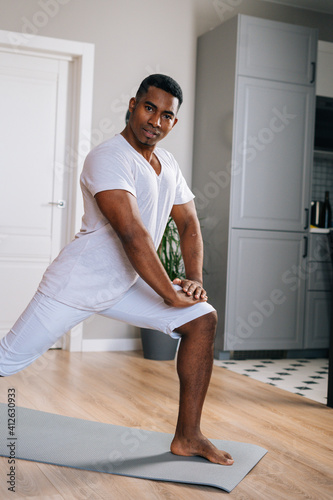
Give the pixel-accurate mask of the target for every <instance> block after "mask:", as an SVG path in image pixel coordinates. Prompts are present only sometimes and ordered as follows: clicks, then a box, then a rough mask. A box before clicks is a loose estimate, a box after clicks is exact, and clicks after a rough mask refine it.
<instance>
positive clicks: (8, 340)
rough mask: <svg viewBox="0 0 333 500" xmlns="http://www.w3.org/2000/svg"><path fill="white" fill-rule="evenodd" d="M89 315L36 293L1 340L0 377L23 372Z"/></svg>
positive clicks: (86, 312) (89, 313) (87, 312)
mask: <svg viewBox="0 0 333 500" xmlns="http://www.w3.org/2000/svg"><path fill="white" fill-rule="evenodd" d="M91 314H92V313H91V312H89V311H82V310H80V309H75V308H73V307H70V306H67V305H65V304H62V303H60V302H57V301H56V300H53V299H50V298H49V297H46V296H45V295H43V294H41V293H39V292H37V293H36V295H35V296H34V297H33V299H32V300H31V302H30V304H29V305H28V307H27V308H26V309H25V311H24V312H23V313H22V314H21V316H20V317H19V318H18V320H17V321H16V323H15V324H14V326H13V327H12V329H11V330H10V331H9V332H8V334H7V335H6V336H5V337H4V338H3V339H1V341H0V375H1V376H9V375H14V374H15V373H17V372H19V371H21V370H23V369H24V368H26V367H27V366H29V365H30V364H31V363H32V362H33V361H35V360H36V359H37V358H38V357H39V356H41V355H42V354H43V353H44V352H46V351H47V350H48V349H49V348H50V347H52V345H53V344H54V343H55V342H56V341H57V340H58V339H59V338H60V337H61V336H62V335H64V334H65V333H66V332H68V331H69V330H70V329H71V328H73V327H74V326H75V325H77V324H78V323H80V322H81V321H83V320H84V319H86V318H88V317H89V316H90V315H91Z"/></svg>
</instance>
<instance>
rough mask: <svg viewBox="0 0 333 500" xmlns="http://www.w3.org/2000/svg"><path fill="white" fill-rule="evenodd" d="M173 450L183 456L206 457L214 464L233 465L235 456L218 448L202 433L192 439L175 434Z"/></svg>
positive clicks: (175, 453)
mask: <svg viewBox="0 0 333 500" xmlns="http://www.w3.org/2000/svg"><path fill="white" fill-rule="evenodd" d="M170 449H171V452H172V453H174V455H181V456H183V457H193V456H196V455H198V456H200V457H204V458H206V459H207V460H209V461H210V462H213V463H214V464H221V465H232V464H233V463H234V460H233V458H232V457H231V455H229V453H227V452H226V451H222V450H218V449H217V448H216V446H214V445H213V444H212V443H211V442H210V441H208V439H207V438H205V437H204V436H203V435H202V434H201V435H199V436H198V437H192V438H190V439H187V438H184V437H178V436H175V437H174V438H173V441H172V443H171V447H170Z"/></svg>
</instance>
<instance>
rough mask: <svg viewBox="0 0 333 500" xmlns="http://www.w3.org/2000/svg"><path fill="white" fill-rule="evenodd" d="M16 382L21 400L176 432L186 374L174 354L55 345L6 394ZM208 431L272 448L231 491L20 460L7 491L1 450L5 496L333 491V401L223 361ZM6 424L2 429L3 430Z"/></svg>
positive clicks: (297, 495)
mask: <svg viewBox="0 0 333 500" xmlns="http://www.w3.org/2000/svg"><path fill="white" fill-rule="evenodd" d="M8 388H15V391H16V398H17V405H18V406H25V407H28V408H34V409H39V410H43V411H48V412H53V413H58V414H61V415H67V416H72V417H79V418H83V419H89V420H95V421H100V422H106V423H113V424H117V425H125V426H129V427H138V428H142V429H148V430H157V431H161V432H168V433H172V432H173V430H174V426H175V421H176V415H177V400H178V381H177V375H176V371H175V364H174V362H173V361H149V360H145V359H143V357H142V353H141V352H130V353H121V352H119V353H114V352H113V353H109V352H108V353H68V352H64V351H49V352H48V353H46V354H45V355H44V356H43V357H42V358H41V359H40V360H38V361H37V362H35V363H34V364H33V365H32V366H30V367H29V368H27V369H26V370H24V371H23V372H21V373H19V374H17V375H14V376H12V377H10V378H3V379H0V401H1V402H3V403H7V390H8ZM202 430H203V432H204V433H205V434H206V435H207V436H208V437H210V438H216V439H227V440H234V441H244V442H248V443H253V444H257V445H260V446H263V447H264V448H266V449H268V454H267V455H266V456H265V457H264V458H263V459H262V460H261V461H260V462H259V464H258V465H257V466H256V467H255V468H254V469H253V470H252V471H251V472H250V473H249V474H248V476H246V477H245V478H244V479H243V481H242V482H241V483H240V484H239V485H238V486H236V488H235V489H234V490H233V491H232V492H231V493H229V494H228V493H225V492H223V491H221V490H218V489H215V488H211V487H200V486H191V485H185V484H184V485H183V484H179V483H164V482H159V481H148V480H143V479H135V478H129V477H122V476H112V475H110V474H103V473H97V472H87V471H81V470H75V469H69V468H65V467H58V466H53V465H46V464H37V463H34V462H28V461H17V464H16V465H17V478H16V492H15V493H11V492H8V491H7V484H6V480H7V478H6V474H8V472H9V465H8V460H7V459H5V458H1V457H0V498H1V499H14V500H21V499H28V498H29V499H31V498H32V499H33V498H36V499H42V500H49V499H52V500H61V499H64V500H73V499H77V500H95V499H96V500H97V499H98V500H100V499H105V500H118V499H119V500H133V499H144V500H159V499H168V500H173V499H174V500H183V499H184V500H185V499H189V500H190V499H191V500H199V499H200V500H207V499H217V498H223V496H225V497H228V498H230V499H239V500H240V499H243V500H252V499H253V500H258V499H264V500H279V499H281V500H286V499H287V500H289V499H313V500H325V499H327V500H328V499H330V500H331V499H332V498H333V453H332V452H333V439H332V433H333V410H332V409H329V408H327V407H326V406H324V405H322V404H319V403H315V402H313V401H311V400H309V399H305V398H303V397H301V396H297V395H295V394H292V393H288V392H285V391H282V390H280V389H277V388H276V387H272V386H269V385H266V384H263V383H262V382H258V381H256V380H251V379H249V378H247V377H244V376H243V375H239V374H236V373H232V372H230V371H228V370H225V369H223V368H220V367H214V371H213V376H212V382H211V385H210V389H209V393H208V396H207V399H206V403H205V408H204V415H203V422H202ZM3 431H4V430H1V432H3Z"/></svg>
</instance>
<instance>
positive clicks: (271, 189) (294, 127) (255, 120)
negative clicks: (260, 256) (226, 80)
mask: <svg viewBox="0 0 333 500" xmlns="http://www.w3.org/2000/svg"><path fill="white" fill-rule="evenodd" d="M313 110H314V90H313V88H312V87H311V86H305V85H295V84H287V83H282V82H275V81H270V80H263V79H257V78H247V77H243V76H240V77H239V78H238V82H237V107H236V114H235V123H236V124H237V126H236V127H235V129H234V139H233V142H234V144H233V148H234V154H233V157H234V160H235V163H236V165H237V166H238V168H239V173H238V174H237V175H234V177H233V183H232V190H231V197H232V201H231V203H232V211H231V225H232V227H234V228H246V229H268V230H280V231H303V230H304V229H307V227H308V226H309V189H310V177H311V162H312V142H311V140H312V137H313V131H312V128H311V126H309V124H311V123H313V120H314V115H313Z"/></svg>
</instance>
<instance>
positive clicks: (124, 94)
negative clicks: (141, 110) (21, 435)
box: [0, 0, 333, 339]
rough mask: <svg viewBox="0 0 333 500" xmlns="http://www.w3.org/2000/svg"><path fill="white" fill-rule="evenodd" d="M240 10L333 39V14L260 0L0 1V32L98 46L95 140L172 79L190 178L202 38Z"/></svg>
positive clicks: (119, 329)
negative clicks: (156, 82) (150, 85)
mask: <svg viewBox="0 0 333 500" xmlns="http://www.w3.org/2000/svg"><path fill="white" fill-rule="evenodd" d="M237 13H244V14H249V15H254V16H259V17H267V18H268V19H275V20H278V21H284V22H290V23H294V24H300V25H305V26H311V27H318V28H319V30H320V31H319V38H320V39H321V40H326V41H333V32H332V28H331V27H332V24H333V23H332V20H333V16H329V15H326V14H319V13H316V12H310V11H305V10H302V9H297V8H289V7H285V6H283V5H277V4H274V3H271V2H263V1H261V0H243V1H242V0H239V1H236V0H0V29H3V30H10V31H16V32H28V33H33V34H35V35H41V36H49V37H55V38H65V39H70V40H78V41H83V42H91V43H94V44H95V83H94V105H93V123H92V128H93V145H94V144H97V143H99V142H101V141H102V140H104V139H107V138H108V137H110V136H112V135H114V133H116V132H120V131H121V130H122V128H123V126H124V116H125V113H126V108H127V103H128V100H129V98H130V97H131V96H132V95H133V94H134V92H135V90H136V88H137V86H138V85H139V83H140V81H141V80H142V79H143V78H144V77H145V76H147V75H148V74H149V73H155V72H161V73H166V74H170V75H171V76H173V77H174V78H175V79H176V80H177V81H178V82H179V83H180V85H181V86H182V88H183V92H184V104H183V106H182V108H181V110H180V113H179V123H178V124H177V126H176V127H175V129H174V130H173V131H172V133H171V134H170V136H169V137H168V138H167V139H166V140H165V141H164V146H165V147H166V148H167V149H170V151H172V153H173V154H174V155H175V156H176V158H177V159H178V161H179V163H180V165H181V168H182V170H183V172H184V175H185V177H186V178H187V180H188V181H189V182H191V168H192V140H193V139H192V136H193V116H194V109H193V103H194V92H195V82H194V74H195V52H196V38H197V36H198V35H199V34H201V33H204V32H205V31H208V30H209V29H210V28H213V27H215V26H217V25H218V24H220V23H221V22H223V21H225V20H226V19H228V18H229V17H231V16H234V15H236V14H237ZM225 49H226V50H227V47H226V48H225ZM105 119H108V120H109V130H108V132H107V133H102V132H101V122H102V121H103V120H105ZM203 168H205V165H203ZM137 336H138V331H137V329H135V328H133V327H130V326H127V325H122V324H119V323H117V322H111V321H110V320H107V319H105V318H101V317H98V318H96V317H95V318H92V319H91V320H89V321H88V322H87V324H86V325H85V328H84V337H85V338H86V339H90V338H126V337H127V338H131V337H137Z"/></svg>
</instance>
